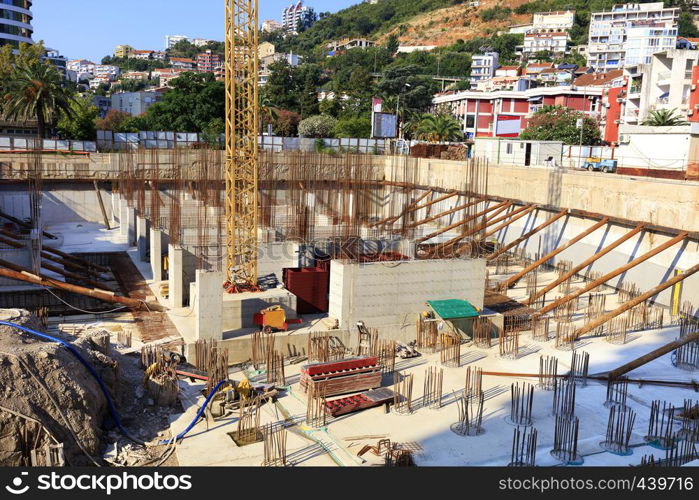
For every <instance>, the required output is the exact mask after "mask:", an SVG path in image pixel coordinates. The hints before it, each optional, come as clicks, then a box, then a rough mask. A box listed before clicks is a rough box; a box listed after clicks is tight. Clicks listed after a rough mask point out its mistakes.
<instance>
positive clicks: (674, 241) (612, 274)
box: [534, 232, 687, 316]
mask: <svg viewBox="0 0 699 500" xmlns="http://www.w3.org/2000/svg"><path fill="white" fill-rule="evenodd" d="M686 237H687V233H686V232H682V233H680V234H678V235H677V236H675V237H674V238H672V239H671V240H668V241H666V242H665V243H663V244H662V245H660V246H659V247H657V248H655V249H653V250H651V251H649V252H646V253H644V254H643V255H641V256H640V257H637V258H635V259H634V260H632V261H631V262H629V263H628V264H625V265H623V266H621V267H620V268H618V269H616V270H614V271H612V272H610V273H607V274H605V275H604V276H602V277H601V278H599V279H597V280H595V281H593V282H592V283H588V284H587V285H586V286H584V287H582V288H580V289H578V290H576V291H574V292H572V293H570V294H568V295H566V296H565V297H562V298H560V299H558V300H555V301H553V302H552V303H550V304H549V305H547V306H545V307H543V308H542V309H540V310H539V311H537V312H536V313H534V314H535V315H536V316H540V315H542V314H546V313H547V312H549V311H552V310H554V309H555V308H557V307H558V306H560V305H562V304H565V303H566V302H569V301H571V300H573V299H575V298H576V297H579V296H581V295H582V294H584V293H587V292H589V291H590V290H592V289H593V288H597V287H598V286H600V285H602V284H604V283H606V282H607V281H609V280H610V279H612V278H615V277H616V276H619V275H620V274H622V273H625V272H626V271H628V270H629V269H631V268H632V267H635V266H637V265H638V264H640V263H641V262H645V261H646V260H648V259H650V258H651V257H653V256H655V255H657V254H659V253H660V252H663V251H665V250H667V249H668V248H670V247H671V246H673V245H676V244H677V243H679V242H680V241H682V240H684V239H685V238H686ZM680 276H684V275H680Z"/></svg>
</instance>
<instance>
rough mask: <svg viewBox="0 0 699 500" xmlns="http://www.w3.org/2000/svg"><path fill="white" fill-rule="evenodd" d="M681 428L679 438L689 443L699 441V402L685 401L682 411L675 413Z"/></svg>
mask: <svg viewBox="0 0 699 500" xmlns="http://www.w3.org/2000/svg"><path fill="white" fill-rule="evenodd" d="M675 418H676V419H677V420H679V422H680V424H681V426H682V427H681V428H680V430H679V431H677V437H678V438H680V439H684V440H688V441H694V442H696V441H699V401H694V400H692V399H685V400H684V405H683V407H682V411H680V412H675Z"/></svg>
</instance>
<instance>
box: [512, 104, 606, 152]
mask: <svg viewBox="0 0 699 500" xmlns="http://www.w3.org/2000/svg"><path fill="white" fill-rule="evenodd" d="M581 118H583V127H582V132H583V135H582V143H583V144H584V145H586V146H594V145H597V144H600V142H601V140H602V137H601V134H600V129H599V124H598V123H597V122H596V121H595V120H593V119H591V118H587V117H585V115H584V114H583V113H581V112H580V111H576V110H574V109H570V108H565V107H563V106H543V107H542V108H540V109H539V110H538V111H537V112H536V113H534V116H532V118H531V119H530V120H529V124H528V126H527V128H526V130H524V132H522V133H521V134H520V138H521V139H525V140H534V141H561V142H563V143H564V144H571V145H572V144H579V143H580V129H579V128H578V127H577V123H578V120H579V119H581Z"/></svg>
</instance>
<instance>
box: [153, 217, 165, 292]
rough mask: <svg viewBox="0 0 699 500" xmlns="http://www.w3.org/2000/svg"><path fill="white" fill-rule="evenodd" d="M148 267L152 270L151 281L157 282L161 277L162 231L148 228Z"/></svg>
mask: <svg viewBox="0 0 699 500" xmlns="http://www.w3.org/2000/svg"><path fill="white" fill-rule="evenodd" d="M150 267H151V270H152V271H153V281H155V282H156V283H158V282H159V281H162V279H163V233H162V232H161V231H158V230H157V229H153V228H152V227H151V228H150Z"/></svg>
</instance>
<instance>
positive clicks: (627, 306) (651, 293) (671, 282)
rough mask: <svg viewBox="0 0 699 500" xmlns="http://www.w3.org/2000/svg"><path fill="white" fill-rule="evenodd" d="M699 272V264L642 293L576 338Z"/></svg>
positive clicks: (605, 315)
mask: <svg viewBox="0 0 699 500" xmlns="http://www.w3.org/2000/svg"><path fill="white" fill-rule="evenodd" d="M697 271H699V264H697V265H695V266H694V267H692V268H690V269H687V270H686V271H684V272H683V273H682V274H678V275H677V276H675V277H673V278H671V279H669V280H667V281H665V282H663V283H661V284H659V285H658V286H656V287H655V288H653V289H652V290H648V291H647V292H645V293H642V294H641V295H639V296H638V297H636V298H633V299H631V300H629V301H627V302H625V303H624V304H622V305H620V306H619V307H617V308H616V309H614V310H613V311H610V312H608V313H605V314H603V315H601V316H600V317H598V318H596V319H594V320H592V321H591V322H589V323H588V324H586V325H585V326H583V327H581V328H578V329H577V330H576V331H575V336H576V337H580V336H581V335H584V334H586V333H587V332H589V331H591V330H594V329H595V328H597V327H598V326H601V325H603V324H605V323H606V322H607V321H610V320H612V319H614V318H616V317H617V316H619V315H620V314H623V313H625V312H626V311H628V310H629V309H631V308H633V307H635V306H637V305H638V304H640V303H641V302H645V301H646V300H648V299H649V298H651V297H653V296H654V295H657V294H659V293H660V292H662V291H663V290H666V289H667V288H670V287H671V286H673V285H674V284H675V283H679V282H680V281H682V280H684V279H686V278H689V277H690V276H692V275H693V274H694V273H696V272H697ZM653 359H655V358H653ZM649 361H651V360H649ZM639 366H640V365H639Z"/></svg>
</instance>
